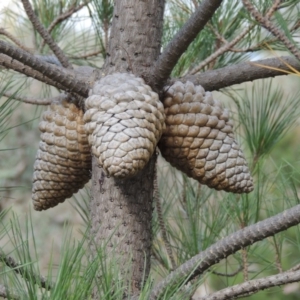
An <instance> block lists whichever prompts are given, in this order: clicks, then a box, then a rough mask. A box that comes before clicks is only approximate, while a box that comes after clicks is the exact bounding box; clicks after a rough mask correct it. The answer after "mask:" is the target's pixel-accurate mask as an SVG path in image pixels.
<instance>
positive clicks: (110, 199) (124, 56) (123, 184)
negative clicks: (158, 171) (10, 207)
mask: <svg viewBox="0 0 300 300" xmlns="http://www.w3.org/2000/svg"><path fill="white" fill-rule="evenodd" d="M163 9H164V0H151V1H136V0H126V1H115V3H114V14H113V21H112V29H111V36H110V40H109V46H108V53H107V60H106V63H105V66H104V70H103V73H104V74H111V73H114V72H132V73H134V74H135V75H138V76H141V77H142V75H143V74H144V73H145V72H147V70H148V69H149V67H151V66H152V64H153V62H154V61H155V60H157V58H158V55H159V52H160V43H161V35H162V22H163ZM155 161H156V157H155V156H153V157H152V158H151V160H150V162H149V163H148V165H147V166H146V167H145V169H143V170H142V171H141V172H140V173H139V174H138V175H137V176H135V177H133V178H131V179H126V180H116V179H114V178H108V177H107V176H105V174H104V172H103V170H102V169H101V168H100V167H99V166H98V165H97V160H96V159H95V158H94V159H93V171H92V190H91V204H90V205H91V206H90V207H91V220H92V224H91V226H92V227H91V233H92V240H91V250H92V254H94V255H95V253H96V252H97V248H99V249H100V248H101V247H104V248H106V253H107V254H108V255H109V253H110V255H109V256H110V257H109V259H112V260H117V261H118V265H119V266H121V268H123V273H124V274H123V278H125V279H126V280H129V281H130V282H131V284H130V285H129V286H128V290H129V291H130V292H132V293H135V292H137V291H138V290H140V288H141V285H142V283H143V279H146V278H147V276H148V274H149V270H150V250H151V236H152V234H151V219H152V197H153V179H154V165H155ZM112 256H114V257H112ZM107 263H109V262H107ZM129 266H130V268H131V278H130V276H129V274H128V273H127V272H126V268H127V267H129ZM93 297H94V298H98V297H99V295H97V294H96V293H95V294H94V295H93Z"/></svg>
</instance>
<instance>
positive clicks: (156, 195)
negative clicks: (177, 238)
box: [153, 163, 176, 270]
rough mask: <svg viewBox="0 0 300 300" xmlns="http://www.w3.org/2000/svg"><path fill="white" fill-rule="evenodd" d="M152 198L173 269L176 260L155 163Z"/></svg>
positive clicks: (172, 268)
mask: <svg viewBox="0 0 300 300" xmlns="http://www.w3.org/2000/svg"><path fill="white" fill-rule="evenodd" d="M153 189H154V192H153V199H154V202H155V204H156V211H157V216H158V224H159V227H160V230H161V236H162V239H163V241H164V244H165V247H166V251H167V254H168V256H169V259H170V262H171V270H174V269H175V267H176V262H175V259H174V256H173V251H172V247H171V244H170V242H169V239H168V236H167V229H166V225H165V221H164V217H163V212H162V207H161V199H160V194H159V189H158V184H157V163H156V166H155V177H154V182H153Z"/></svg>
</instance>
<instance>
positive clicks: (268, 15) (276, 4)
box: [265, 0, 282, 19]
mask: <svg viewBox="0 0 300 300" xmlns="http://www.w3.org/2000/svg"><path fill="white" fill-rule="evenodd" d="M281 2H282V0H275V1H274V3H273V5H272V6H271V7H270V8H269V9H268V11H267V13H266V14H265V18H266V19H270V18H271V17H272V16H273V14H274V13H275V12H276V11H277V10H278V8H279V5H280V4H281Z"/></svg>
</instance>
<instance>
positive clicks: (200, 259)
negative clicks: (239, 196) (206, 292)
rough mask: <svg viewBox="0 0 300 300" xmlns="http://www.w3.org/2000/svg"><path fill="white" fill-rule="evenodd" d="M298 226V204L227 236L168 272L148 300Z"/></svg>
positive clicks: (299, 213) (299, 208)
mask: <svg viewBox="0 0 300 300" xmlns="http://www.w3.org/2000/svg"><path fill="white" fill-rule="evenodd" d="M299 223H300V204H299V205H296V206H294V207H292V208H290V209H288V210H286V211H284V212H282V213H280V214H278V215H276V216H274V217H271V218H268V219H266V220H264V221H261V222H258V223H256V224H253V225H250V226H248V227H245V228H243V229H241V230H239V231H237V232H235V233H232V234H230V235H229V236H227V237H225V238H223V239H222V240H220V241H218V242H217V243H215V244H213V245H212V246H210V247H209V248H207V249H206V250H205V251H203V252H201V253H199V254H198V255H196V256H194V257H193V258H191V259H190V260H188V261H187V262H185V263H184V264H182V265H181V266H180V267H179V268H177V269H176V270H175V271H173V272H171V273H170V274H169V275H168V276H167V277H166V278H165V279H164V280H162V281H161V282H160V283H159V284H158V285H156V286H155V287H154V288H153V290H152V291H151V294H150V299H151V300H154V299H158V298H159V297H160V296H161V295H163V294H164V292H165V291H166V289H168V290H170V288H171V287H172V286H174V285H176V284H177V285H178V284H180V283H181V282H183V281H184V280H186V281H190V280H192V279H193V278H195V277H196V276H199V275H201V274H203V273H204V272H205V271H206V270H208V269H209V268H210V267H211V266H213V265H215V264H216V263H218V262H219V261H220V260H222V259H223V258H226V257H228V256H229V255H231V254H233V253H236V252H237V251H239V250H240V249H242V248H243V247H247V246H250V245H252V244H254V243H256V242H258V241H261V240H263V239H265V238H267V237H269V236H273V235H275V234H276V233H279V232H281V231H284V230H286V229H288V228H290V227H292V226H295V225H297V224H299Z"/></svg>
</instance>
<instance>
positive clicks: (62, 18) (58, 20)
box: [39, 1, 90, 52]
mask: <svg viewBox="0 0 300 300" xmlns="http://www.w3.org/2000/svg"><path fill="white" fill-rule="evenodd" d="M89 2H90V1H87V2H84V3H82V4H80V5H78V6H76V7H74V6H72V7H70V8H69V9H68V10H67V11H66V12H64V13H62V14H60V15H59V16H57V17H56V18H55V19H54V20H53V21H52V22H51V24H50V25H49V27H48V28H47V31H48V33H49V34H50V33H51V32H52V30H53V29H54V28H55V26H56V25H58V24H59V23H61V22H63V21H65V20H67V19H68V18H70V17H71V16H72V15H73V14H74V13H76V12H78V11H79V10H81V9H82V8H83V7H85V6H86V5H87V4H88V3H89ZM44 47H45V40H44V41H43V42H42V44H41V46H40V48H39V52H41V51H42V49H43V48H44Z"/></svg>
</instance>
